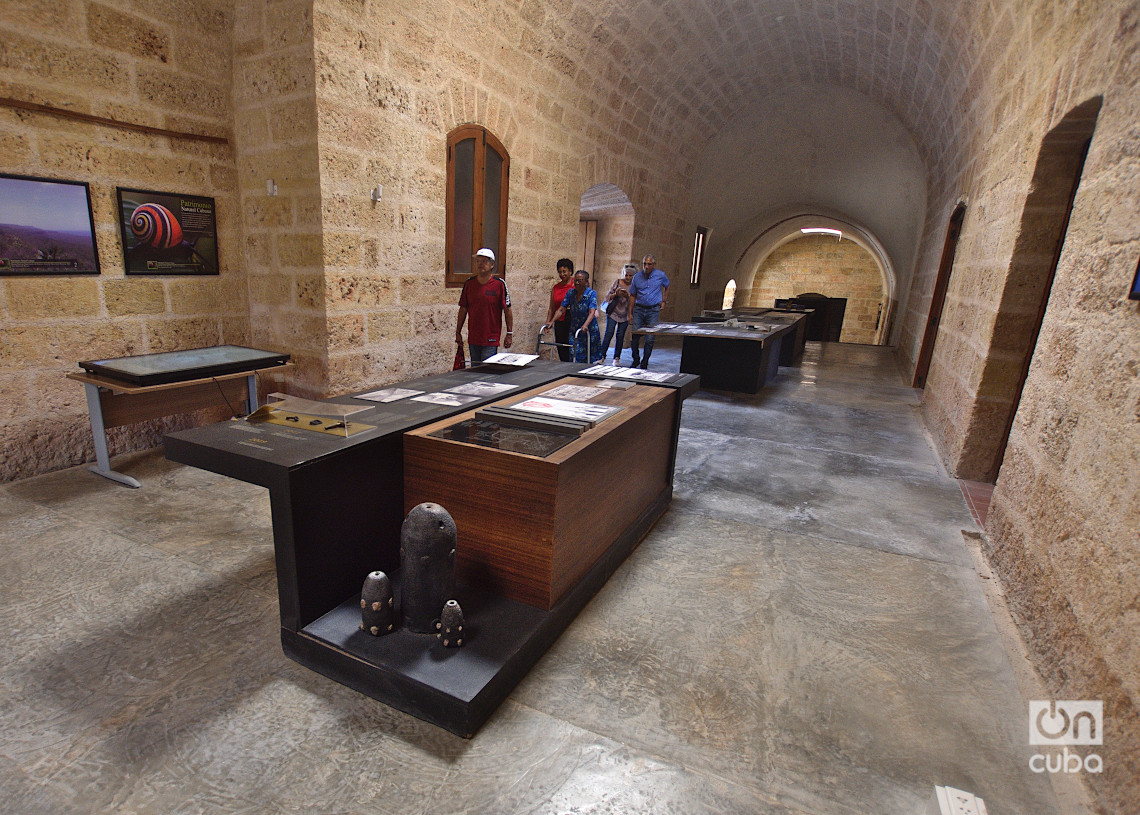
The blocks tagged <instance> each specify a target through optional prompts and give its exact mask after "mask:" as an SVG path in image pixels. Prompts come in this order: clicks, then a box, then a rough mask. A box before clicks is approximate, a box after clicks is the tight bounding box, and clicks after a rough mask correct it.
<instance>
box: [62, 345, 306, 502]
mask: <svg viewBox="0 0 1140 815" xmlns="http://www.w3.org/2000/svg"><path fill="white" fill-rule="evenodd" d="M288 360H289V356H288V354H277V353H275V352H273V351H262V350H260V349H253V348H243V347H241V346H230V345H227V346H218V347H215V348H196V349H192V350H190V351H171V352H164V353H158V354H142V355H138V356H131V357H119V358H116V359H106V360H98V361H92V362H81V363H79V364H80V365H82V366H83V367H84V368H85V369H86V370H85V372H84V373H70V374H67V378H68V379H73V380H75V381H76V382H80V383H82V385H83V389H84V392H85V394H86V397H87V415H88V418H89V419H90V422H91V435H92V436H93V437H94V442H95V465H94V466H92V467H90V468H89V469H90V470H91V472H93V473H96V474H97V475H101V476H103V477H104V478H109V479H110V480H112V481H115V482H117V483H119V484H124V485H126V486H128V487H135V488H138V487H140V486H142V485H141V484H139V482H138V480H137V479H134V478H132V477H131V476H129V475H124V474H123V473H119V472H116V471H115V470H112V469H111V459H110V455H109V454H108V451H107V428H109V427H121V426H123V425H128V424H134V423H135V422H145V421H148V420H151V419H160V418H162V417H164V416H172V415H174V414H176V413H187V412H189V411H193V410H201V409H202V408H208V407H217V406H221V405H225V406H226V407H228V408H229V409H230V410H231V411H237V410H238V408H239V407H240V408H244V409H245V412H246V413H252V412H253V411H255V410H257V406H258V405H257V374H258V373H259V372H260V371H265V370H269V369H270V368H279V367H280V366H282V365H285V364H286V363H287V362H288Z"/></svg>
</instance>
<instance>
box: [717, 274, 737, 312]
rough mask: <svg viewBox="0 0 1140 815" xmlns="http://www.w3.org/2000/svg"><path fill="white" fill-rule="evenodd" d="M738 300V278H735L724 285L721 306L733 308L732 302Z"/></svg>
mask: <svg viewBox="0 0 1140 815" xmlns="http://www.w3.org/2000/svg"><path fill="white" fill-rule="evenodd" d="M734 302H736V280H735V278H734V279H732V280H729V281H728V283H727V285H725V287H724V299H723V300H722V301H721V304H720V307H721V308H722V309H725V308H732V304H733V303H734Z"/></svg>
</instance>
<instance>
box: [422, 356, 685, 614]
mask: <svg viewBox="0 0 1140 815" xmlns="http://www.w3.org/2000/svg"><path fill="white" fill-rule="evenodd" d="M594 384H595V383H594V382H593V381H591V380H589V379H582V378H567V379H561V380H558V381H556V382H553V383H551V384H549V385H546V386H544V387H542V388H540V389H538V390H537V391H535V392H534V394H532V395H541V394H542V393H545V392H547V391H550V390H551V389H554V388H557V387H560V386H563V385H577V386H592V385H594ZM596 390H597V391H598V395H597V396H596V397H594V398H593V399H591V400H590V402H589V404H601V405H612V406H618V407H620V408H621V410H620V411H618V412H617V413H615V414H613V415H611V416H609V417H608V418H606V419H603V420H602V421H601V422H599V423H598V424H597V425H596V426H595V427H593V428H591V429H589V430H587V431H586V432H585V433H583V434H582V435H581V436H579V437H578V438H575V439H574V440H573V441H571V442H570V443H568V444H566V445H565V446H564V447H562V448H561V449H558V450H556V451H554V452H553V453H550V454H549V455H547V456H545V457H543V456H538V455H530V454H527V453H523V452H515V451H510V450H502V449H495V448H493V447H486V446H480V445H478V444H473V443H468V442H463V441H455V440H452V439H449V438H441V437H439V436H438V435H437V434H439V433H440V431H442V430H444V429H446V428H448V427H452V426H455V425H459V424H462V423H464V422H466V421H469V420H472V419H474V418H475V411H469V412H468V413H464V414H460V415H459V416H455V417H452V418H450V419H447V420H445V421H442V422H437V423H435V424H431V425H428V426H426V427H423V428H420V429H419V430H415V431H412V432H410V433H408V434H407V435H406V437H405V439H404V512H405V513H407V512H409V511H410V510H411V509H412V508H413V507H414V506H416V505H417V504H419V503H422V502H424V501H433V502H435V503H438V504H441V505H442V506H444V507H446V508H447V510H448V512H450V513H451V516H452V517H453V518H454V519H455V523H456V526H457V527H458V530H459V540H458V545H457V551H456V558H457V570H458V577H459V579H460V581H462V582H465V583H469V584H472V585H477V586H479V587H480V588H483V589H485V590H489V591H492V592H494V593H496V594H501V595H503V596H505V597H509V598H511V599H513V600H518V601H521V602H524V603H527V604H529V605H533V606H536V607H538V608H541V609H550V608H552V607H553V606H554V604H555V603H557V602H558V600H560V599H561V598H562V596H563V595H564V594H565V593H566V592H567V591H568V590H569V588H570V587H571V586H573V585H574V584H575V583H577V582H578V581H579V580H580V579H581V578H582V576H583V575H585V573H586V572H587V571H589V569H590V567H591V566H593V564H594V563H595V562H596V561H597V560H598V558H599V557H600V556H601V555H602V554H603V553H604V552H605V551H606V550H607V549H608V548H609V547H610V546H611V545H612V544H613V543H614V541H615V540H617V538H618V536H619V535H620V534H621V533H622V532H623V531H624V530H625V529H626V528H627V527H629V526H630V525H631V524H632V523H633V521H634V520H636V519H637V518H638V516H640V515H641V514H642V513H643V512H645V511H646V510H647V509H648V508H649V507H650V506H651V505H652V504H653V503H654V502H655V501H657V500H658V499H660V498H661V496H662V495H663V494H667V493H668V491H669V490H670V489H671V484H672V472H671V468H672V455H671V451H672V445H671V442H672V436H673V422H674V406H673V401H674V400H673V392H672V390H670V389H667V388H660V387H653V386H648V385H635V386H634V387H632V388H630V389H629V390H604V389H601V388H597V389H596ZM518 401H519V399H518V398H514V399H504V400H502V401H501V402H499V403H498V404H500V405H505V406H509V405H511V404H512V403H514V402H518Z"/></svg>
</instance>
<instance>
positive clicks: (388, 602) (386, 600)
mask: <svg viewBox="0 0 1140 815" xmlns="http://www.w3.org/2000/svg"><path fill="white" fill-rule="evenodd" d="M360 627H361V628H362V629H363V630H365V631H367V632H368V633H369V634H371V635H373V636H374V637H379V636H380V635H381V634H387V633H388V632H389V631H391V630H392V629H393V628H395V627H396V609H395V607H394V606H393V603H392V581H391V580H389V579H388V575H386V574H384V573H383V572H371V573H370V574H369V575H368V577H366V578H364V587H363V588H362V589H361V590H360Z"/></svg>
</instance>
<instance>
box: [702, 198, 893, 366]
mask: <svg viewBox="0 0 1140 815" xmlns="http://www.w3.org/2000/svg"><path fill="white" fill-rule="evenodd" d="M821 229H826V230H827V234H826V235H825V236H824V237H823V238H822V239H823V240H830V241H831V242H832V244H833V247H842V248H843V250H844V251H846V250H848V249H850V250H853V251H857V250H862V252H863V253H865V255H864V256H863V260H867V259H869V261H870V263H871V264H872V265H873V267H874V269H875V270H876V274H877V277H878V294H877V295H875V297H874V304H873V306H872V307H869V308H867V309H865V318H864V325H867V324H869V325H870V326H871V327H872V333H871V338H870V339H860V340H857V341H860V342H864V341H865V342H870V343H873V344H876V345H887V344H889V343H890V341H891V331H892V325H893V322H894V315H895V310H896V308H897V306H898V300H897V299H896V296H895V294H896V288H897V286H898V281H897V277H896V275H895V270H894V267H893V265H892V263H891V259H890V257H889V256H888V255H887V252H886V249H885V248H884V247H883V245H882V243H881V242H880V241H879V240H878V239H877V238H876V237H875V236H874V235H873V234H871V233H870V232H868V231H867V230H866V229H864V228H862V227H861V226H859V225H858V224H855V223H852V222H850V221H846V220H842V219H840V218H839V217H835V216H829V215H822V214H813V213H802V214H799V215H792V216H790V217H785V218H781V219H779V220H777V221H774V222H772V223H770V224H769V225H767V226H765V227H764V228H763V229H761V230H760V231H759V233H758V234H757V235H756V237H755V238H753V239H752V240H751V242H750V243H749V244H748V246H747V248H745V249H744V251H743V252H742V253H741V254H740V256H739V257H738V258H737V260H736V263H735V265H734V266H733V267H732V276H733V278H734V279H735V280H736V281H737V301H738V305H747V306H752V307H758V308H770V307H772V306H773V305H774V294H773V293H772V292H765V291H763V290H761V289H760V288H759V287H758V285H757V284H758V283H762V282H763V281H762V276H761V272H762V270H763V267H764V265H765V263H766V261H767V260H768V258H769V257H770V256H771V255H772V254H773V253H774V252H776V251H777V250H778V249H780V247H782V246H784V245H785V244H788V243H791V242H793V241H797V240H800V239H803V238H806V237H813V238H816V239H821V238H820V235H819V234H818V233H819V230H821ZM804 230H807V234H805V231H804ZM840 236H841V237H840ZM801 286H802V287H801ZM872 286H873V284H872ZM786 288H787V293H786V295H783V297H787V298H791V297H794V296H796V295H798V294H801V293H804V292H812V291H816V292H819V291H822V292H824V293H825V294H827V295H829V296H836V297H843V295H841V294H836V293H835V292H832V291H830V290H829V289H830V288H832V287H831V286H830V284H829V283H828V282H827V281H823V282H822V283H821V284H819V285H812V284H809V283H808V282H803V283H802V284H800V285H795V286H792V285H789V286H788V287H786ZM873 290H874V289H872V291H873ZM706 308H715V303H710V304H709V305H708V306H706ZM844 308H845V309H846V304H844ZM848 341H850V340H848Z"/></svg>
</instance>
